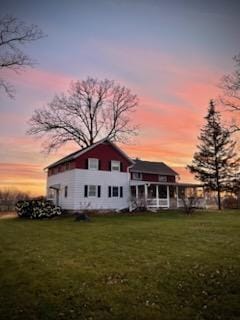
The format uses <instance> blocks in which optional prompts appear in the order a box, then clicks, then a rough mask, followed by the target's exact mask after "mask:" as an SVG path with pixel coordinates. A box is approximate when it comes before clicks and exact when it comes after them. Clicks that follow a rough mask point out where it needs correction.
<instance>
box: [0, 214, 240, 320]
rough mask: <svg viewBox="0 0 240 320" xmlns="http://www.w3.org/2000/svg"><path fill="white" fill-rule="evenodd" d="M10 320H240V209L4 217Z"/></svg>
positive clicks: (2, 310)
mask: <svg viewBox="0 0 240 320" xmlns="http://www.w3.org/2000/svg"><path fill="white" fill-rule="evenodd" d="M0 241H1V246H0V319H9V320H12V319H26V320H27V319H89V320H90V319H92V320H93V319H98V320H101V319H104V320H107V319H122V320H128V319H137V320H139V319H147V320H149V319H150V320H151V319H158V320H165V319H174V320H180V319H182V320H188V319H191V320H194V319H196V320H200V319H209V320H213V319H223V320H235V319H240V212H239V211H235V212H234V211H226V212H224V213H216V212H211V213H198V214H196V215H195V216H192V217H186V216H182V215H180V214H179V213H176V212H164V213H161V214H151V215H142V216H135V217H133V216H111V217H110V216H108V217H94V218H93V219H92V221H91V222H90V223H84V222H75V221H74V220H73V218H71V217H70V218H61V219H56V220H50V221H27V220H21V219H17V218H15V219H14V218H9V219H6V218H5V219H0Z"/></svg>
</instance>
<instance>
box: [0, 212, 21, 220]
mask: <svg viewBox="0 0 240 320" xmlns="http://www.w3.org/2000/svg"><path fill="white" fill-rule="evenodd" d="M16 217H17V213H16V212H14V211H12V212H0V219H9V218H16Z"/></svg>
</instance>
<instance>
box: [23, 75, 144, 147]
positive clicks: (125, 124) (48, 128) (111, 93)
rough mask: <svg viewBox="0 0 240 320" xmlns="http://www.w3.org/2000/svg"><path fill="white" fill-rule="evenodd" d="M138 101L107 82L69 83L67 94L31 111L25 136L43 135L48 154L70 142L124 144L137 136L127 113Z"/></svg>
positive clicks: (93, 80) (128, 93)
mask: <svg viewBox="0 0 240 320" xmlns="http://www.w3.org/2000/svg"><path fill="white" fill-rule="evenodd" d="M137 105H138V98H137V96H136V95H135V94H132V93H131V91H130V90H129V89H128V88H126V87H124V86H120V85H119V84H115V82H114V81H110V80H107V79H105V80H98V79H93V78H87V80H83V81H76V82H72V84H71V86H70V90H69V91H68V95H65V94H63V93H62V94H60V95H56V96H55V98H54V99H53V100H52V101H51V102H50V103H49V104H48V105H47V106H46V107H43V108H41V109H37V110H35V111H34V114H33V116H32V117H31V119H30V129H29V130H28V134H31V135H36V136H40V137H43V136H46V137H47V139H46V141H45V143H44V144H43V146H44V149H45V150H47V151H48V152H50V151H51V150H53V149H57V148H59V147H60V146H62V145H63V144H65V143H67V142H69V141H73V142H76V143H77V144H78V145H79V146H80V147H81V148H83V147H87V146H90V145H92V144H93V143H94V142H96V141H98V140H99V139H102V138H108V139H110V140H112V141H121V142H126V139H127V138H128V137H129V136H131V135H135V134H136V133H137V127H136V126H134V125H132V124H131V117H130V114H131V113H132V112H133V111H135V110H136V107H137Z"/></svg>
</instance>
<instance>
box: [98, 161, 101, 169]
mask: <svg viewBox="0 0 240 320" xmlns="http://www.w3.org/2000/svg"><path fill="white" fill-rule="evenodd" d="M98 170H101V160H98Z"/></svg>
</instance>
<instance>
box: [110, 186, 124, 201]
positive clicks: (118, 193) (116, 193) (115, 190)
mask: <svg viewBox="0 0 240 320" xmlns="http://www.w3.org/2000/svg"><path fill="white" fill-rule="evenodd" d="M108 197H109V198H111V197H114V198H118V197H120V198H122V197H123V187H122V186H121V187H117V186H113V187H112V186H109V187H108Z"/></svg>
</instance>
